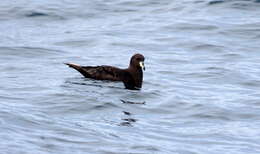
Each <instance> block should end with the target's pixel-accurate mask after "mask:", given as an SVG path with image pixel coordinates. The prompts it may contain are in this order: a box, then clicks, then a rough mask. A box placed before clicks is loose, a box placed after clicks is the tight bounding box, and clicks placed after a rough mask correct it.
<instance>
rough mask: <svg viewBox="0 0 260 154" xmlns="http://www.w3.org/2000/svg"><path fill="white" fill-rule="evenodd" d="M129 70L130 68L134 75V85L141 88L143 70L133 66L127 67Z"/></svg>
mask: <svg viewBox="0 0 260 154" xmlns="http://www.w3.org/2000/svg"><path fill="white" fill-rule="evenodd" d="M129 70H131V71H130V72H131V73H132V76H133V77H134V81H135V85H136V86H137V87H138V88H141V87H142V83H143V70H142V69H141V68H133V67H129Z"/></svg>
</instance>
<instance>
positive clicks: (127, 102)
mask: <svg viewBox="0 0 260 154" xmlns="http://www.w3.org/2000/svg"><path fill="white" fill-rule="evenodd" d="M121 102H122V103H125V104H145V102H133V101H126V100H122V99H121Z"/></svg>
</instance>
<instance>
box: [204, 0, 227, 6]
mask: <svg viewBox="0 0 260 154" xmlns="http://www.w3.org/2000/svg"><path fill="white" fill-rule="evenodd" d="M224 2H225V1H223V0H214V1H210V2H208V4H209V5H215V4H220V3H224Z"/></svg>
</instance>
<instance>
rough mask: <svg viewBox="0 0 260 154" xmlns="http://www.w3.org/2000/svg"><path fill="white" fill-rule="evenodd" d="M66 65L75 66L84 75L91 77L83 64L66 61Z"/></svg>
mask: <svg viewBox="0 0 260 154" xmlns="http://www.w3.org/2000/svg"><path fill="white" fill-rule="evenodd" d="M64 64H65V65H68V66H69V67H71V68H74V69H75V70H77V71H78V72H80V73H81V74H82V75H83V76H85V77H86V78H90V76H89V74H88V72H86V71H85V70H84V69H83V68H82V66H80V65H78V64H73V63H64Z"/></svg>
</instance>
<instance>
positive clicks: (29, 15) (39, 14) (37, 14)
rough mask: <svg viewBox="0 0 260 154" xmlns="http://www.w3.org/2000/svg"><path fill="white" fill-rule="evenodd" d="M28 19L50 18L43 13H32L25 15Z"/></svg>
mask: <svg viewBox="0 0 260 154" xmlns="http://www.w3.org/2000/svg"><path fill="white" fill-rule="evenodd" d="M25 16H26V17H42V16H49V15H48V14H46V13H42V12H31V13H28V14H26V15H25Z"/></svg>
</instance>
